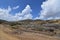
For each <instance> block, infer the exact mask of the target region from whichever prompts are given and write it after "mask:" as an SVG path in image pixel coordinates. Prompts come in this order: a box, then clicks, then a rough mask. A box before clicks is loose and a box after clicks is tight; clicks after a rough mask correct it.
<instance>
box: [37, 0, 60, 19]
mask: <svg viewBox="0 0 60 40" xmlns="http://www.w3.org/2000/svg"><path fill="white" fill-rule="evenodd" d="M41 8H42V10H41V12H40V17H36V18H38V19H45V20H46V19H60V0H46V1H45V2H43V4H42V5H41Z"/></svg>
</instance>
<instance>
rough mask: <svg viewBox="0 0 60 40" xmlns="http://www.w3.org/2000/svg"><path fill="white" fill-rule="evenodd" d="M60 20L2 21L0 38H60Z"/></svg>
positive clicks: (43, 39)
mask: <svg viewBox="0 0 60 40" xmlns="http://www.w3.org/2000/svg"><path fill="white" fill-rule="evenodd" d="M59 24H60V20H47V21H45V20H23V21H17V22H7V21H4V20H1V21H0V40H60V25H59Z"/></svg>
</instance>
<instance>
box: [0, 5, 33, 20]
mask: <svg viewBox="0 0 60 40" xmlns="http://www.w3.org/2000/svg"><path fill="white" fill-rule="evenodd" d="M11 11H12V8H11V7H10V6H8V8H7V9H2V8H0V19H3V20H7V21H17V20H24V19H32V17H33V16H32V14H31V12H32V9H31V8H30V6H29V5H27V6H26V7H25V9H24V10H22V12H18V13H15V15H12V14H10V12H11Z"/></svg>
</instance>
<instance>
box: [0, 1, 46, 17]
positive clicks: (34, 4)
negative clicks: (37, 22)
mask: <svg viewBox="0 0 60 40" xmlns="http://www.w3.org/2000/svg"><path fill="white" fill-rule="evenodd" d="M43 1H45V0H0V8H7V7H8V6H11V7H15V6H17V5H19V8H18V9H16V10H12V12H11V13H13V14H15V13H16V12H19V11H22V10H23V9H24V8H25V7H26V5H30V7H31V9H32V15H33V17H36V16H38V13H39V12H40V10H41V4H42V2H43Z"/></svg>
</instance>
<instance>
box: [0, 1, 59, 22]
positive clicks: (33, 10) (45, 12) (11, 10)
mask: <svg viewBox="0 0 60 40" xmlns="http://www.w3.org/2000/svg"><path fill="white" fill-rule="evenodd" d="M0 19H3V20H7V21H18V20H25V19H43V20H51V19H60V0H0Z"/></svg>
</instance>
